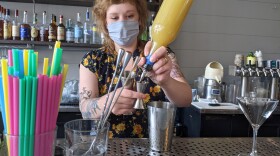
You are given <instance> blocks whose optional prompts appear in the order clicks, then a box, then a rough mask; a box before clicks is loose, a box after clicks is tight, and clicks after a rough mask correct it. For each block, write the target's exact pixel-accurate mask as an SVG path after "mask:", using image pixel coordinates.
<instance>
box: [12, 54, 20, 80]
mask: <svg viewBox="0 0 280 156" xmlns="http://www.w3.org/2000/svg"><path fill="white" fill-rule="evenodd" d="M13 64H14V74H15V76H18V73H19V54H18V50H17V49H13Z"/></svg>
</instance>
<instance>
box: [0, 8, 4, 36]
mask: <svg viewBox="0 0 280 156" xmlns="http://www.w3.org/2000/svg"><path fill="white" fill-rule="evenodd" d="M3 9H4V8H3V7H2V6H1V5H0V40H2V39H3V25H4V14H3Z"/></svg>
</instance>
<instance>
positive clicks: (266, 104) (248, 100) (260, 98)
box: [237, 78, 279, 156]
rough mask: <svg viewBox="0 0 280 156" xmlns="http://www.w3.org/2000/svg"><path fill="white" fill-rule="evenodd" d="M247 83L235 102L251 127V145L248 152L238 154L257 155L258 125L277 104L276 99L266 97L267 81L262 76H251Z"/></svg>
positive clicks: (240, 155) (241, 155)
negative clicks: (243, 93) (241, 95)
mask: <svg viewBox="0 0 280 156" xmlns="http://www.w3.org/2000/svg"><path fill="white" fill-rule="evenodd" d="M250 80H251V81H249V83H248V92H246V94H245V96H244V97H237V102H238V104H239V106H240V108H241V110H242V112H243V114H244V115H245V116H246V118H247V120H248V121H249V123H250V124H251V126H252V128H253V146H252V152H251V153H249V154H243V153H242V154H239V156H243V155H244V156H245V155H247V156H248V155H249V156H257V155H258V152H257V134H258V129H259V128H260V126H261V125H262V124H263V123H264V122H265V120H266V119H267V118H269V116H270V115H271V114H272V112H273V111H274V110H275V108H276V107H277V104H278V102H279V101H278V100H277V99H270V98H269V97H268V87H267V86H268V85H266V84H267V83H268V82H269V81H267V79H265V80H263V78H252V79H250Z"/></svg>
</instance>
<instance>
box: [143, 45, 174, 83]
mask: <svg viewBox="0 0 280 156" xmlns="http://www.w3.org/2000/svg"><path fill="white" fill-rule="evenodd" d="M151 47H152V42H151V41H149V42H148V43H147V44H146V46H145V49H144V54H145V56H148V55H149V53H150V50H151ZM150 61H151V62H154V65H153V69H152V70H151V71H149V72H148V73H147V76H148V77H150V79H151V80H152V81H153V82H154V83H156V84H158V85H164V84H165V83H167V82H168V80H170V79H171V77H170V72H171V69H172V62H171V59H170V57H169V56H168V55H167V49H166V47H163V46H162V47H160V48H158V49H157V50H156V51H155V52H154V53H153V55H152V56H151V58H150ZM145 62H146V59H145V58H142V59H141V61H140V62H139V64H138V65H139V66H143V65H144V64H145Z"/></svg>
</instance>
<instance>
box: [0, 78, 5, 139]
mask: <svg viewBox="0 0 280 156" xmlns="http://www.w3.org/2000/svg"><path fill="white" fill-rule="evenodd" d="M0 82H1V83H0V106H1V114H2V120H3V125H4V134H6V133H7V124H6V112H5V104H4V93H3V83H2V75H0Z"/></svg>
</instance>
